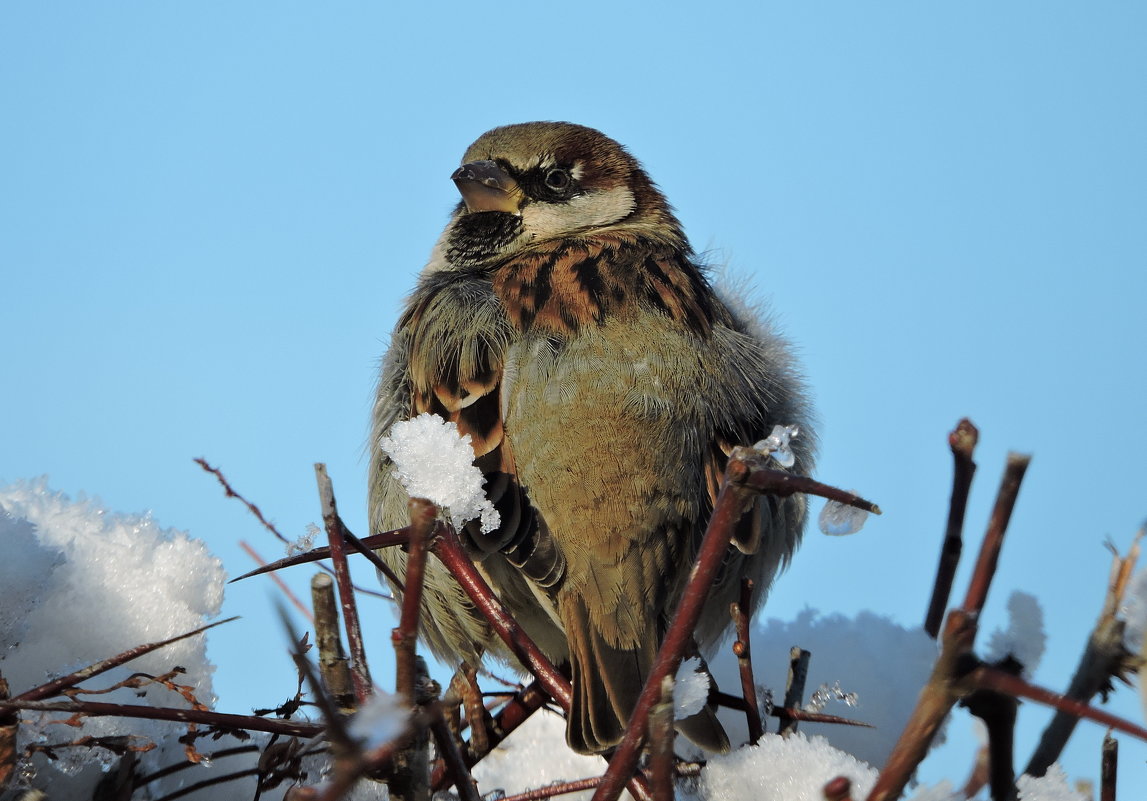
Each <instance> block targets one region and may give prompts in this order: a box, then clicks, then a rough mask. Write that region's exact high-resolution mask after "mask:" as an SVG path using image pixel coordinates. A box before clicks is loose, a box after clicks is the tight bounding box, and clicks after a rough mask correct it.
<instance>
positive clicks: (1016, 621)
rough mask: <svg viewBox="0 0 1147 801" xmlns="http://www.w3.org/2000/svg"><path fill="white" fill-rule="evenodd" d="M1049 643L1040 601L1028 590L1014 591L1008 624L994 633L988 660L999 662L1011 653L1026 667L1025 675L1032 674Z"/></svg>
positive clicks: (989, 643)
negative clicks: (1004, 628)
mask: <svg viewBox="0 0 1147 801" xmlns="http://www.w3.org/2000/svg"><path fill="white" fill-rule="evenodd" d="M1046 646H1047V635H1046V634H1045V633H1044V630H1043V609H1042V608H1041V607H1040V605H1039V601H1037V600H1036V598H1035V596H1034V595H1029V594H1028V593H1026V592H1019V591H1016V592H1013V593H1012V594H1011V597H1010V598H1008V627H1007V629H1006V630H1003V629H996V630H995V631H994V632H992V636H991V639H990V640H988V647H987V651H986V652H985V653H986V658H987V660H988V661H989V662H999V661H1000V660H1002V659H1004V658H1005V657H1007V656H1009V655H1010V656H1012V657H1015V659H1016V660H1018V661H1019V663H1020V664H1021V665H1023V666H1024V675H1025V676H1031V675H1033V674H1034V673H1035V671H1036V668H1038V667H1039V662H1040V658H1041V657H1042V656H1043V652H1044V649H1045V647H1046Z"/></svg>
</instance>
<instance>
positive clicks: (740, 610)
mask: <svg viewBox="0 0 1147 801" xmlns="http://www.w3.org/2000/svg"><path fill="white" fill-rule="evenodd" d="M752 593H753V580H752V579H749V578H743V579H741V597H740V599H739V600H738V601H737V602H736V603H732V604H729V614H730V615H732V617H733V628H734V629H735V630H736V632H737V639H736V640H734V641H733V654H734V655H735V656H736V657H737V669H738V672H739V673H740V675H741V696H742V698H744V700H745V720H746V723H747V724H748V728H749V743H750V744H754V743H756V742H757V741H758V740H760V739H761V737H763V736H764V734H765V727H764V725H763V724H762V723H761V710H760V707H758V706H757V683H756V679H755V678H754V677H753V654H752V650H751V647H750V645H749V615H750V614H751V612H750V610H751V605H750V602H749V601H750V598H751V597H752Z"/></svg>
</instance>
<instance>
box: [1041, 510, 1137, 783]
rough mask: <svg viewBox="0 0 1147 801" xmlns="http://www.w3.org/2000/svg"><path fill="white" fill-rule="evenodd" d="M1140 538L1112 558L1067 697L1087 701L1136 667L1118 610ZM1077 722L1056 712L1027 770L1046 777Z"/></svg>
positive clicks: (1073, 717)
mask: <svg viewBox="0 0 1147 801" xmlns="http://www.w3.org/2000/svg"><path fill="white" fill-rule="evenodd" d="M1141 537H1142V532H1140V534H1139V535H1137V536H1136V537H1135V540H1134V541H1133V543H1132V545H1131V548H1130V550H1129V551H1128V554H1127V556H1126V557H1125V558H1120V556H1119V554H1118V553H1116V554H1115V555H1114V557H1113V560H1112V565H1111V578H1110V580H1109V582H1108V588H1107V594H1106V596H1105V597H1104V602H1103V609H1102V611H1101V612H1100V614H1099V619H1098V620H1097V621H1096V623H1095V627H1094V628H1093V629H1092V630H1091V633H1090V634H1089V635H1088V638H1087V645H1086V646H1085V647H1084V649H1083V654H1082V655H1081V656H1080V658H1079V664H1078V665H1077V666H1076V669H1075V673H1074V674H1073V675H1072V677H1071V683H1070V684H1069V685H1068V688H1067V693H1066V696H1067V697H1068V698H1070V699H1073V700H1075V701H1078V702H1081V703H1083V704H1087V703H1089V702H1090V701H1091V699H1092V698H1093V697H1095V695H1096V694H1098V693H1106V692H1107V691H1108V690H1109V689H1110V688H1111V679H1112V678H1113V677H1114V678H1119V679H1122V680H1124V681H1126V678H1125V677H1126V675H1127V672H1128V671H1129V670H1131V669H1133V668H1132V664H1133V661H1134V659H1135V658H1134V657H1133V656H1132V655H1131V653H1130V652H1129V651H1128V650H1127V647H1126V646H1125V645H1124V642H1123V640H1124V632H1125V630H1126V627H1127V623H1126V621H1124V620H1123V619H1122V618H1121V617H1120V616H1118V614H1117V613H1118V610H1119V609H1120V608H1121V607H1122V606H1123V597H1124V593H1125V592H1126V589H1127V584H1128V582H1129V581H1130V577H1131V573H1132V570H1133V568H1134V566H1135V562H1136V560H1137V559H1138V556H1139V540H1140V538H1141ZM1077 722H1078V718H1077V717H1076V716H1075V715H1074V714H1072V713H1068V712H1062V711H1061V712H1059V713H1058V714H1056V715H1055V716H1054V717H1053V718H1052V719H1051V721H1050V722H1049V723H1048V725H1047V728H1045V729H1044V731H1043V734H1042V735H1041V736H1040V741H1039V745H1038V746H1037V747H1036V750H1035V753H1034V754H1032V758H1031V760H1030V761H1029V762H1028V766H1027V770H1026V772H1027V773H1029V774H1031V775H1032V776H1043V775H1044V774H1045V773H1046V772H1047V769H1048V767H1050V766H1051V764H1052V763H1053V762H1055V761H1056V760H1058V759H1059V755H1060V753H1061V752H1062V751H1063V748H1064V746H1066V745H1067V741H1068V739H1069V738H1070V737H1071V734H1072V732H1073V731H1074V730H1075V725H1076V723H1077Z"/></svg>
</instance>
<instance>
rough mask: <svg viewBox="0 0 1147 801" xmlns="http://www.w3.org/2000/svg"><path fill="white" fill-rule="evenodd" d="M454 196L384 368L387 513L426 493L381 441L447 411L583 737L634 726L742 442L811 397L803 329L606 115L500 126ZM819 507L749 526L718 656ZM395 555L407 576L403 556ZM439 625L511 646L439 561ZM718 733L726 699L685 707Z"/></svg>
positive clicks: (472, 158) (525, 622)
mask: <svg viewBox="0 0 1147 801" xmlns="http://www.w3.org/2000/svg"><path fill="white" fill-rule="evenodd" d="M454 180H455V182H456V183H457V185H458V188H459V191H460V192H461V193H462V196H463V200H464V202H463V203H462V204H461V205H460V206H459V207H458V209H457V210H456V211H455V214H454V215H453V217H452V218H451V221H450V223H449V224H448V226H447V228H446V231H445V232H444V233H443V236H442V237H441V239H440V240H439V243H438V245H437V246H436V247H435V249H434V251H433V253H432V254H431V258H430V262H429V263H428V264H427V266H426V268H425V269H424V271H423V273H422V276H421V278H420V279H419V282H418V286H417V287H416V289H415V291H414V293H413V295H412V296H411V298H410V299H409V300H408V302H407V306H406V309H405V311H404V313H403V315H402V317H401V319H400V320H399V323H398V326H397V327H396V329H395V332H394V336H393V339H392V341H391V345H390V349H389V351H388V352H387V355H386V359H385V360H384V364H383V370H382V376H381V379H380V382H379V392H378V399H377V401H376V404H375V410H374V426H373V431H372V475H371V499H370V504H371V526H372V528H373V529H374V530H385V529H389V528H396V527H398V526H401V525H403V523H404V517H405V510H406V506H405V502H406V496H405V493H404V491H403V490H402V488H401V486H400V485H399V484H398V482H397V481H396V480H395V479H394V477H393V476H392V470H391V468H390V465H389V464H388V463H387V460H386V457H385V455H383V454H382V453H381V451H380V450H379V448H378V444H377V443H378V439H379V437H380V435H382V434H384V433H385V432H386V431H387V430H388V429H389V427H390V425H391V424H392V423H393V422H395V421H396V420H400V419H405V418H407V417H410V416H413V415H416V414H419V413H422V412H431V413H434V414H437V415H440V416H442V417H443V418H446V419H448V420H452V421H454V422H456V423H457V424H458V426H459V428H460V430H461V431H463V432H464V433H468V434H470V435H471V436H472V438H473V440H472V441H473V445H474V451H475V457H476V464H477V465H478V466H479V467H480V468H481V469H482V471H483V472H484V473H485V474H486V477H487V484H486V490H487V495H488V496H489V497H490V499H491V500H492V501H493V502H494V503H495V505H496V506H497V507H498V509H499V511H500V512H501V513H502V525H501V527H500V528H499V529H498V530H497V531H494V532H491V533H488V534H483V533H482V532H480V531H479V530H478V529H477V528H471V527H467V531H466V535H467V537H466V539H467V542H468V544H469V546H470V547H471V552H472V553H473V554H474V556H475V558H476V559H477V561H478V564H479V568H480V569H481V570H482V571H483V572H484V573H485V574H486V576H487V578H488V579H489V581H490V583H491V585H492V586H493V587H494V588H495V589H496V590H497V591H498V593H499V594H500V596H501V597H502V600H503V602H504V603H505V604H506V605H507V606H508V607H509V608H510V610H511V611H512V612H513V613H514V615H515V617H516V618H517V620H518V621H519V623H520V624H521V625H522V626H523V627H524V628H525V629H526V631H527V632H528V633H529V634H530V635H531V636H532V637H533V638H534V639H535V641H537V642H538V644H539V645H540V646H541V648H542V649H543V650H544V651H545V652H546V653H547V654H548V655H549V656H550V657H551V658H552V659H553V660H554V661H555V662H557V663H559V664H560V663H567V664H568V665H569V669H570V673H571V678H572V681H573V687H574V703H573V709H572V711H571V714H570V717H569V723H568V727H567V738H568V740H569V743H570V745H571V746H572V747H573V748H575V749H577V750H579V751H583V752H600V751H605V750H608V749H609V748H610V747H612V746H613V745H614V744H616V743H617V742H618V740H619V739H620V736H621V733H622V730H623V728H624V725H625V722H626V720H627V719H628V717H629V715H630V712H631V710H632V707H633V703H634V701H635V700H636V697H637V695H638V693H639V692H640V689H641V685H642V683H643V682H644V679H645V676H646V675H647V672H648V670H649V667H650V666H651V664H652V660H653V657H654V655H655V653H656V649H657V647H658V645H659V643H660V641H661V637H662V636H663V634H664V630H665V626H666V625H667V622H668V619H669V616H670V614H671V613H672V609H673V606H674V604H675V602H676V600H677V598H678V597H679V594H680V591H681V589H682V587H683V585H684V582H685V579H686V578H687V576H688V573H689V568H690V565H691V563H692V559H693V556H694V553H695V550H696V547H697V545H698V543H699V538H700V535H701V533H702V532H703V529H704V526H705V523H706V520H707V518H708V515H709V513H710V510H711V509H712V504H713V502H714V499H715V496H716V491H717V487H718V483H719V479H720V475H721V473H722V471H723V469H724V464H725V460H726V458H727V456H728V453H729V451H730V450H731V448H732V447H733V446H734V445H736V444H741V443H752V442H755V441H756V440H758V439H761V438H762V437H764V436H765V435H767V434H768V433H769V431H770V430H771V428H772V426H773V425H774V424H795V425H799V426H800V427H801V429H802V435H801V437H800V438H799V439H798V440H797V441H796V442H795V448H794V451H795V455H796V457H797V462H796V465H795V467H794V468H793V469H794V470H796V471H798V472H801V473H807V472H808V471H809V469H810V468H811V464H812V445H813V438H812V436H811V433H810V431H809V429H808V417H809V410H808V404H807V400H806V397H805V394H804V389H803V386H802V384H801V382H800V379H799V377H798V376H797V374H796V372H795V370H794V367H793V364H792V360H791V358H790V356H789V352H788V348H787V345H786V344H785V343H784V341H783V340H781V339H780V338H779V337H778V336H777V335H776V334H775V333H774V332H773V331H771V330H770V329H769V328H767V327H766V326H765V325H764V324H763V323H761V322H760V321H758V320H756V319H754V317H753V316H752V315H750V314H748V313H747V312H745V311H744V310H743V309H741V310H739V308H738V307H731V306H729V305H727V304H726V303H724V302H722V301H721V300H720V299H719V298H718V297H717V295H716V294H715V292H714V290H713V288H712V287H711V286H710V284H709V282H708V280H707V278H706V276H705V274H704V272H703V271H702V270H701V268H700V267H699V266H698V264H697V263H696V261H695V260H694V257H693V254H692V251H691V250H690V248H689V244H688V241H687V240H686V238H685V235H684V233H683V232H682V231H681V227H680V225H679V223H678V222H677V220H676V218H675V217H674V216H673V213H672V211H671V210H670V208H669V205H668V204H667V203H666V201H665V199H664V197H662V195H661V194H660V192H658V190H657V188H656V187H655V186H654V185H653V183H652V182H651V181H650V180H649V178H648V176H646V174H645V172H644V171H643V170H642V169H641V166H640V165H639V164H638V163H637V161H636V160H635V159H633V157H632V156H630V155H629V154H628V153H627V152H626V151H625V149H624V148H622V147H621V146H620V145H618V144H617V143H616V142H614V141H612V140H611V139H608V138H607V137H605V136H603V135H602V134H600V133H598V132H597V131H594V130H592V129H589V128H584V127H581V126H576V125H570V124H568V123H528V124H525V125H514V126H507V127H505V128H498V129H495V130H493V131H491V132H489V133H487V134H485V135H484V136H482V137H480V138H479V139H478V140H477V141H476V142H475V143H474V144H473V145H472V146H471V147H470V149H469V150H468V151H467V152H466V155H465V156H464V157H463V166H462V167H460V168H459V169H458V171H457V172H456V173H455V175H454ZM803 523H804V500H803V498H799V497H796V498H789V499H785V500H779V499H763V500H761V501H759V502H758V504H757V507H756V508H755V509H754V511H753V512H751V513H750V514H749V515H747V516H746V517H745V519H744V520H743V521H742V523H741V526H740V529H739V530H738V532H737V535H736V539H735V543H734V544H735V545H736V546H737V547H736V548H731V549H730V550H729V553H728V556H727V558H726V563H725V565H724V568H723V570H722V574H721V578H720V579H719V580H718V582H717V584H716V585H715V587H714V590H713V593H712V597H711V599H710V601H709V602H708V604H707V605H706V607H705V610H704V613H703V617H702V622H701V624H700V625H699V626H698V629H697V633H696V636H697V646H698V648H699V649H700V650H702V651H706V650H708V649H710V648H712V647H713V646H714V645H715V644H716V642H717V641H718V640H719V639H720V637H721V635H722V633H723V632H724V631H725V629H726V628H727V618H728V612H727V609H728V604H729V602H730V601H731V600H733V599H734V598H735V597H736V595H737V593H738V589H739V583H740V581H739V580H740V577H741V576H748V577H750V578H752V579H754V581H755V584H756V588H757V596H756V601H757V602H758V603H759V602H760V601H761V600H762V599H763V598H764V595H765V593H766V591H767V589H768V587H769V584H770V583H771V582H772V579H773V576H774V574H775V573H776V571H777V570H778V568H779V567H780V566H781V565H782V564H783V563H784V562H785V561H787V559H788V558H789V556H790V555H791V553H792V551H793V550H794V549H795V547H796V545H797V542H798V541H799V538H800V532H801V529H802V527H803ZM383 555H384V558H386V559H387V560H388V561H390V562H391V563H392V565H393V566H394V567H395V568H396V570H397V571H398V572H399V573H401V572H402V571H403V569H404V566H405V564H404V556H403V555H402V553H401V552H400V551H398V550H394V549H390V550H388V551H386V552H384V554H383ZM428 571H429V572H428V577H427V584H426V589H425V596H424V598H425V613H424V615H423V628H422V634H423V636H424V638H425V639H426V641H427V642H428V644H429V645H430V647H431V649H432V650H433V651H434V653H435V654H436V655H437V656H439V657H440V658H442V659H445V660H453V661H467V662H471V663H475V664H476V663H477V662H478V661H479V660H480V659H481V658H482V656H483V654H484V653H487V652H491V653H493V654H495V655H497V656H500V657H503V658H506V657H508V654H507V652H506V651H505V649H504V648H503V647H502V646H501V644H500V643H499V642H498V641H497V639H496V638H495V637H493V635H492V634H491V632H490V630H489V628H488V627H487V626H486V624H485V623H484V622H483V621H482V619H481V617H480V616H479V615H478V614H477V613H476V612H475V610H474V609H473V607H472V606H471V604H470V602H469V601H468V599H467V598H466V597H465V595H464V594H463V593H462V591H461V590H460V589H459V588H458V587H457V586H456V584H454V583H453V582H452V580H451V579H450V577H449V576H447V575H446V574H445V572H444V571H443V570H442V568H441V566H440V565H438V564H437V563H433V562H432V563H431V564H430V565H429V566H428ZM677 726H678V729H679V730H680V731H681V732H682V733H684V734H686V735H687V736H688V737H689V738H690V739H692V740H694V741H695V742H697V743H699V744H701V745H704V746H706V747H708V748H712V749H718V750H719V749H721V748H723V747H726V746H727V744H728V743H727V740H726V739H725V735H724V733H723V731H722V730H721V728H720V725H719V724H718V723H717V722H716V719H715V717H714V716H713V713H712V710H711V709H708V708H706V709H703V710H702V712H701V713H699V714H698V715H695V716H694V717H692V718H689V719H687V720H683V721H678V722H677Z"/></svg>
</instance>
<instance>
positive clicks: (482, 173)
mask: <svg viewBox="0 0 1147 801" xmlns="http://www.w3.org/2000/svg"><path fill="white" fill-rule="evenodd" d="M450 179H451V180H452V181H454V185H455V186H457V187H458V191H459V192H461V193H462V200H463V201H465V203H466V208H467V209H468V210H469V211H471V212H476V211H506V212H509V213H510V214H517V213H518V211H519V210H520V207H521V199H522V190H521V188H520V187H519V186H518V182H517V181H515V180H514V179H513V178H511V177H510V176H509V174H508V173H507V172H506V171H505V170H503V169H502V168H501V167H499V166H498V164H497V163H496V162H493V161H471V162H470V163H468V164H463V165H462V166H461V167H459V168H458V169H456V170H455V171H454V174H453V175H451V176H450Z"/></svg>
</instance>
